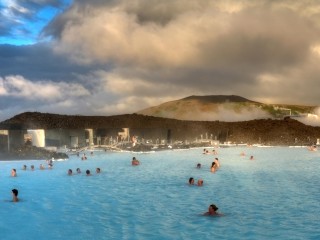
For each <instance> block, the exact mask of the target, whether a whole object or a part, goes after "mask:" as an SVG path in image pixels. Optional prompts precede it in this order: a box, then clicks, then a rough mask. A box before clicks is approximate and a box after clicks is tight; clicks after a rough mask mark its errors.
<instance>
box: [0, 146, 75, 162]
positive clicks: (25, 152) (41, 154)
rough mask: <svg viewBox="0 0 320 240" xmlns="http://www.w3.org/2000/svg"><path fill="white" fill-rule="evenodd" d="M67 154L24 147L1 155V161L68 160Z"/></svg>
mask: <svg viewBox="0 0 320 240" xmlns="http://www.w3.org/2000/svg"><path fill="white" fill-rule="evenodd" d="M68 158H69V156H68V155H67V154H66V153H59V152H53V151H48V150H46V149H43V148H38V147H34V146H23V147H20V148H16V149H12V150H11V151H10V152H7V153H0V160H2V161H3V160H47V159H68Z"/></svg>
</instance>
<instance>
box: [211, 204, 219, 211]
mask: <svg viewBox="0 0 320 240" xmlns="http://www.w3.org/2000/svg"><path fill="white" fill-rule="evenodd" d="M210 207H211V208H212V209H213V210H214V211H217V210H218V209H219V208H218V207H217V206H216V205H214V204H211V205H210Z"/></svg>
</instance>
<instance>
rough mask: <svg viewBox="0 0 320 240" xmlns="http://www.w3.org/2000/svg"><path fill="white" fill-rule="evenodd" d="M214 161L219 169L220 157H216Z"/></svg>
mask: <svg viewBox="0 0 320 240" xmlns="http://www.w3.org/2000/svg"><path fill="white" fill-rule="evenodd" d="M214 162H215V168H216V169H218V168H219V167H220V162H219V159H218V158H215V159H214Z"/></svg>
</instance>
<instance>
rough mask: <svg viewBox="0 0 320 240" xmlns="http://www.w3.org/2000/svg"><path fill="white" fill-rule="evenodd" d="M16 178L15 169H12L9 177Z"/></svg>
mask: <svg viewBox="0 0 320 240" xmlns="http://www.w3.org/2000/svg"><path fill="white" fill-rule="evenodd" d="M16 176H17V170H16V169H15V168H12V170H11V177H16Z"/></svg>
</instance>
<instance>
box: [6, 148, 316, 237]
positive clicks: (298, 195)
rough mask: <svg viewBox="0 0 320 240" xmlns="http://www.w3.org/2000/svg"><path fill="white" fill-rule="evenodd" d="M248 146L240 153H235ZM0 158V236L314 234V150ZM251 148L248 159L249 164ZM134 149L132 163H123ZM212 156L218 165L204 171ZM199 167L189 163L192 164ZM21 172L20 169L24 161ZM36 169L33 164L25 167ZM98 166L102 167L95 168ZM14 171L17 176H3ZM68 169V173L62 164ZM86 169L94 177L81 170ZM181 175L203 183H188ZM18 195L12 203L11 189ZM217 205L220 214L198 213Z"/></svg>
mask: <svg viewBox="0 0 320 240" xmlns="http://www.w3.org/2000/svg"><path fill="white" fill-rule="evenodd" d="M242 151H244V152H246V156H240V153H241V152H242ZM218 153H219V154H218V155H203V154H202V149H191V150H185V151H161V152H153V153H148V154H145V153H140V154H137V153H129V152H119V153H116V152H100V151H95V152H94V154H93V156H91V155H90V153H87V154H86V155H87V157H88V160H86V161H82V160H80V158H79V157H77V156H74V155H72V156H70V159H69V160H67V161H55V162H54V168H53V169H52V170H39V165H40V163H42V164H45V161H12V162H11V161H10V162H0V200H1V202H0V215H1V218H2V221H1V222H0V231H1V236H2V238H3V239H36V238H38V239H139V240H140V239H213V238H220V239H271V238H275V239H319V238H320V231H319V229H320V217H319V214H318V212H319V211H318V210H319V207H320V203H319V199H320V192H319V187H318V183H319V180H320V176H319V163H320V154H319V152H309V151H307V149H306V148H279V147H275V148H243V147H242V148H221V149H218ZM250 155H253V156H254V157H255V160H253V161H250V160H249V156H250ZM133 156H136V157H137V158H138V159H139V160H140V162H141V165H140V166H135V167H133V166H131V159H132V157H133ZM214 157H218V158H219V161H220V163H221V168H220V170H218V171H217V172H216V173H211V172H210V166H211V162H212V160H213V159H214ZM198 162H199V163H201V164H202V168H201V169H197V168H196V164H197V163H198ZM23 164H26V165H27V166H28V170H27V171H23V170H20V169H21V168H22V165H23ZM32 164H33V165H35V168H36V170H35V171H31V170H30V165H32ZM77 167H79V168H81V170H82V173H81V174H76V168H77ZM96 167H100V168H101V169H102V173H101V174H96V173H95V168H96ZM12 168H16V169H17V174H18V177H16V178H13V177H10V170H11V169H12ZM69 168H71V169H73V172H74V175H73V176H68V175H67V170H68V169H69ZM86 169H90V170H91V172H92V176H90V177H87V176H85V170H86ZM189 177H194V178H195V179H196V180H197V179H199V178H202V179H204V186H203V187H197V186H191V187H190V186H188V184H187V181H188V179H189ZM12 188H17V189H18V190H19V197H20V198H21V202H18V203H12V202H10V200H11V189H12ZM211 203H215V204H216V205H217V206H218V207H219V211H220V212H222V213H224V214H225V216H224V217H206V216H202V215H201V214H202V213H203V212H205V211H207V207H208V205H209V204H211Z"/></svg>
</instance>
